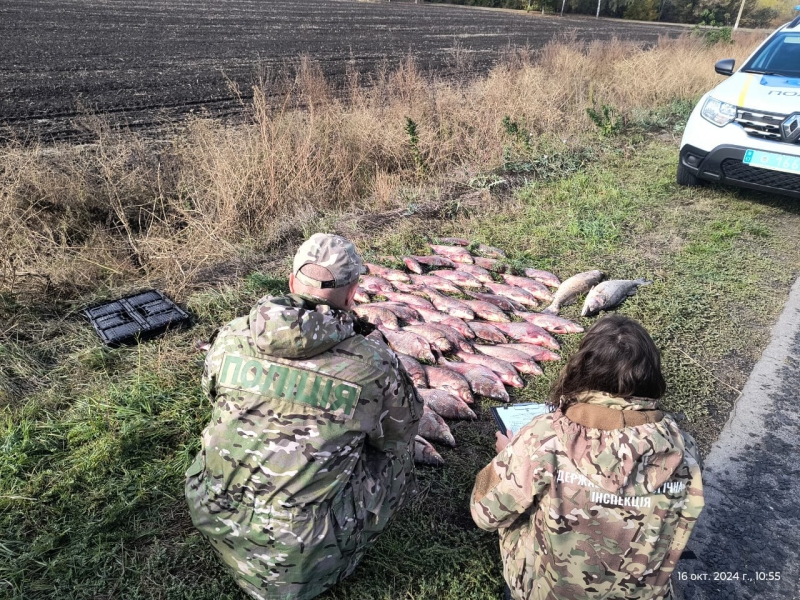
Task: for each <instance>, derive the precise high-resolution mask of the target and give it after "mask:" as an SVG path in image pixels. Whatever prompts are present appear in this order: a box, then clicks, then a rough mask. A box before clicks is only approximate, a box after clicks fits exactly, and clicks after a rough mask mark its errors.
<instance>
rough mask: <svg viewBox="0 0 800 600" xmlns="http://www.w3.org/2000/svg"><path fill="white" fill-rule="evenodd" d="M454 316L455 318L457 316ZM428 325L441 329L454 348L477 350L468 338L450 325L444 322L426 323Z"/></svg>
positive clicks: (467, 350) (464, 350)
mask: <svg viewBox="0 0 800 600" xmlns="http://www.w3.org/2000/svg"><path fill="white" fill-rule="evenodd" d="M452 318H453V319H455V317H452ZM426 326H427V327H432V328H433V329H437V330H439V331H441V332H442V335H444V336H445V337H446V338H447V339H448V341H449V342H450V343H451V344H452V345H453V348H458V349H459V350H461V352H470V353H471V352H475V350H474V349H473V348H472V344H470V343H469V342H468V341H467V338H465V337H464V336H463V335H461V334H460V333H459V332H458V331H456V330H455V329H453V328H452V327H450V326H449V325H445V324H444V323H426Z"/></svg>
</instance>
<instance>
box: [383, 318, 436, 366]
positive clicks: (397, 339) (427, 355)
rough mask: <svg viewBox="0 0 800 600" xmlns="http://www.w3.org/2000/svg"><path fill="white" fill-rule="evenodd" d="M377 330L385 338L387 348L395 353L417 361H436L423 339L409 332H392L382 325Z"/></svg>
mask: <svg viewBox="0 0 800 600" xmlns="http://www.w3.org/2000/svg"><path fill="white" fill-rule="evenodd" d="M378 329H380V332H381V333H382V334H383V336H384V337H385V338H386V341H387V343H388V344H389V347H390V348H391V349H392V350H394V351H395V352H399V353H401V354H408V355H409V356H411V357H413V358H416V359H417V360H427V361H428V362H435V361H436V359H435V358H434V356H433V352H431V345H430V344H429V343H428V341H427V340H426V339H425V338H423V337H420V336H418V335H417V334H415V333H411V332H410V331H392V330H390V329H387V328H386V327H383V326H382V325H379V326H378ZM373 333H374V332H373ZM370 335H372V334H370Z"/></svg>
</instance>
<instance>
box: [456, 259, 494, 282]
mask: <svg viewBox="0 0 800 600" xmlns="http://www.w3.org/2000/svg"><path fill="white" fill-rule="evenodd" d="M473 260H474V259H473ZM458 270H459V271H462V272H464V273H468V274H470V275H472V276H473V277H474V278H475V279H477V280H478V281H480V282H481V283H492V282H493V281H494V279H492V274H491V273H490V272H489V271H487V270H486V269H484V268H483V267H479V266H478V265H458Z"/></svg>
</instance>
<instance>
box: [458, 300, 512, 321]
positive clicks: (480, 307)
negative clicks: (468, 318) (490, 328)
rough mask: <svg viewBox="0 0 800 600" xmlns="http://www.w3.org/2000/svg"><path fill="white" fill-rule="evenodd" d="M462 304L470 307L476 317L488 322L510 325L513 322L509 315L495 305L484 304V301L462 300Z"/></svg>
mask: <svg viewBox="0 0 800 600" xmlns="http://www.w3.org/2000/svg"><path fill="white" fill-rule="evenodd" d="M460 302H463V303H464V304H466V305H467V306H469V307H470V308H471V309H472V312H474V313H475V315H476V316H478V317H480V318H481V319H485V320H486V321H491V322H492V323H508V322H510V321H511V319H509V318H508V315H506V313H504V312H503V311H502V310H500V309H499V308H498V307H497V306H495V305H494V304H490V303H488V302H484V301H483V300H460Z"/></svg>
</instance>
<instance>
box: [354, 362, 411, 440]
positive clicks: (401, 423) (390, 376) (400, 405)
mask: <svg viewBox="0 0 800 600" xmlns="http://www.w3.org/2000/svg"><path fill="white" fill-rule="evenodd" d="M388 354H389V355H390V356H391V362H390V364H389V367H388V372H387V377H386V387H385V388H384V393H383V406H382V408H381V414H380V416H379V423H378V427H376V428H375V429H373V430H372V431H370V432H369V433H368V435H367V443H368V444H369V445H370V446H372V447H373V448H375V449H376V450H380V451H383V452H392V453H396V454H398V453H408V452H409V448H411V450H412V451H411V454H412V455H413V444H414V436H416V435H417V429H418V425H419V419H420V417H421V416H422V399H421V398H420V397H419V394H417V390H416V388H415V387H414V384H413V383H412V382H411V378H410V377H409V375H408V373H407V372H406V370H405V369H404V368H403V365H402V364H400V361H399V360H398V358H397V355H396V354H395V353H394V352H391V351H390V352H389V353H388Z"/></svg>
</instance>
